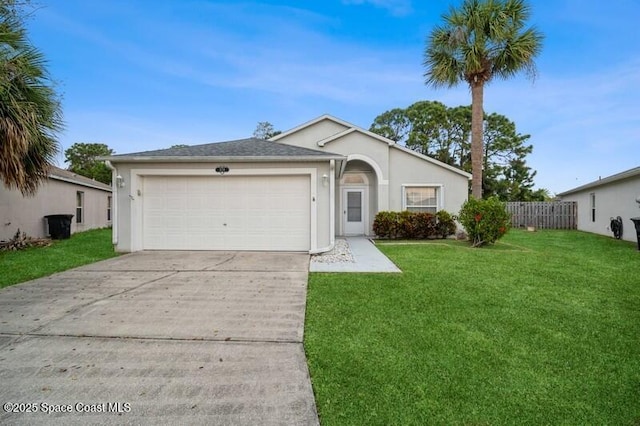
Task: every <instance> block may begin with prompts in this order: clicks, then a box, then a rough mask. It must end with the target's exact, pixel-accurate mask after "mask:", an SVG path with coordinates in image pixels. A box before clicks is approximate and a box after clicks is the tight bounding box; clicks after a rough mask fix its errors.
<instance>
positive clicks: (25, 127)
mask: <svg viewBox="0 0 640 426" xmlns="http://www.w3.org/2000/svg"><path fill="white" fill-rule="evenodd" d="M24 7H25V4H24V2H20V1H18V0H0V178H2V181H3V182H4V185H5V186H6V187H7V188H14V189H18V190H20V191H21V192H22V194H23V195H33V194H35V193H36V191H37V189H38V186H39V185H40V183H42V182H43V181H44V180H45V179H46V177H47V172H48V170H49V168H50V166H51V164H52V163H53V161H54V159H55V156H56V154H57V153H58V152H59V149H60V148H59V144H58V141H57V134H58V132H59V131H60V130H61V129H62V127H63V122H62V111H61V107H60V101H59V98H58V96H57V95H56V92H55V91H54V88H53V86H54V84H53V81H52V80H51V78H50V76H49V74H48V73H47V69H46V62H45V59H44V56H43V55H42V53H41V52H40V51H39V50H38V49H36V48H35V47H34V46H32V45H31V43H30V41H29V39H28V37H27V31H26V29H25V26H24V16H25V12H24Z"/></svg>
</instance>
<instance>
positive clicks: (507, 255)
mask: <svg viewBox="0 0 640 426" xmlns="http://www.w3.org/2000/svg"><path fill="white" fill-rule="evenodd" d="M380 248H381V250H382V251H383V252H384V253H385V254H387V255H388V256H389V257H390V258H391V259H392V260H393V261H394V262H395V263H396V264H397V265H398V266H399V267H400V268H401V269H402V270H403V271H404V273H403V274H320V273H315V274H311V275H310V279H309V293H308V302H307V313H306V315H307V318H306V326H305V349H306V352H307V357H308V361H309V368H310V372H311V377H312V382H313V387H314V392H315V395H316V401H317V405H318V411H319V414H320V420H321V422H322V424H323V425H345V424H353V425H364V424H366V425H371V424H378V425H410V424H415V425H422V424H443V425H444V424H447V425H448V424H466V425H500V424H505V425H507V424H554V425H555V424H576V425H578V424H579V425H583V424H611V425H614V424H615V425H638V424H640V252H638V251H637V250H636V247H635V245H634V244H631V243H628V242H624V241H616V240H613V239H612V238H607V237H602V236H597V235H592V234H587V233H583V232H578V231H541V232H536V233H527V232H525V231H520V230H513V231H511V232H510V233H509V234H508V235H507V236H506V237H505V238H504V239H503V240H501V242H499V243H498V244H496V245H495V246H493V247H489V248H487V249H484V248H483V249H471V248H468V247H467V246H466V245H464V244H461V243H459V242H455V241H444V242H441V241H434V242H429V243H426V244H419V245H416V244H413V245H408V244H405V245H393V244H380Z"/></svg>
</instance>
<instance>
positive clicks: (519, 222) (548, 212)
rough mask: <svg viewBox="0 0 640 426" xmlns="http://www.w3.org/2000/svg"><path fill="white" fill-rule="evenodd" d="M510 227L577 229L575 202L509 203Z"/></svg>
mask: <svg viewBox="0 0 640 426" xmlns="http://www.w3.org/2000/svg"><path fill="white" fill-rule="evenodd" d="M507 211H508V212H509V213H510V214H511V226H513V227H514V228H524V227H527V226H535V227H536V228H539V229H577V212H578V208H577V203H576V202H575V201H550V202H543V201H532V202H509V203H507Z"/></svg>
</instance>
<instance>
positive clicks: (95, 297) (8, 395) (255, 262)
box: [0, 252, 318, 425]
mask: <svg viewBox="0 0 640 426" xmlns="http://www.w3.org/2000/svg"><path fill="white" fill-rule="evenodd" d="M308 265H309V256H308V255H305V254H297V253H256V252H139V253H133V254H129V255H125V256H121V257H118V258H115V259H110V260H107V261H103V262H98V263H95V264H92V265H88V266H85V267H82V268H78V269H74V270H71V271H67V272H63V273H59V274H55V275H52V276H50V277H46V278H41V279H38V280H34V281H31V282H28V283H25V284H21V285H17V286H13V287H9V288H6V289H3V290H0V383H1V384H2V385H1V386H0V403H2V404H6V403H9V404H13V406H10V405H5V406H3V409H2V410H0V423H1V424H34V423H36V424H37V423H40V424H109V423H117V424H141V423H143V424H242V425H246V424H261V425H262V424H296V425H314V424H318V417H317V414H316V409H315V403H314V399H313V392H312V389H311V382H310V380H309V373H308V369H307V364H306V359H305V355H304V349H303V346H302V335H303V327H304V312H305V299H306V287H307V272H308ZM17 404H23V405H17ZM7 410H9V411H14V410H15V411H18V413H7V412H6V411H7ZM34 410H37V412H25V411H34ZM43 410H47V411H51V410H55V411H67V412H52V413H50V414H46V413H43ZM96 411H97V412H96Z"/></svg>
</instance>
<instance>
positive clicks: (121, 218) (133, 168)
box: [113, 160, 332, 252]
mask: <svg viewBox="0 0 640 426" xmlns="http://www.w3.org/2000/svg"><path fill="white" fill-rule="evenodd" d="M224 164H225V165H226V166H228V167H229V169H230V170H229V172H228V173H226V174H225V175H224V176H220V175H218V174H217V173H216V172H215V170H214V169H215V167H216V166H218V165H219V163H188V162H184V163H146V162H145V163H142V162H140V163H113V166H114V167H116V170H117V171H116V173H115V174H116V175H120V176H122V177H123V178H124V180H125V186H124V188H117V189H116V192H117V211H118V218H117V221H116V224H115V228H114V244H115V246H116V250H117V251H120V252H129V251H132V250H135V249H136V247H135V241H132V235H133V234H135V232H139V230H137V229H133V227H135V226H139V224H138V223H137V221H138V219H136V217H139V216H136V215H137V214H141V212H142V209H143V208H144V206H143V205H144V194H143V192H142V185H143V179H144V178H143V177H142V178H139V177H137V174H138V173H141V172H140V171H141V170H152V171H153V172H151V174H155V175H162V174H163V173H162V171H163V170H170V171H171V174H173V175H181V173H183V174H182V175H193V174H198V175H201V176H202V175H205V176H206V175H210V176H212V177H215V178H218V179H224V178H225V177H227V176H234V175H237V176H239V175H245V176H246V175H247V174H249V175H253V174H255V175H259V174H261V172H260V170H259V169H270V170H274V172H275V174H277V170H278V169H281V170H283V171H284V170H290V169H313V172H312V174H313V175H314V177H315V181H316V185H315V189H316V194H317V195H316V199H315V201H312V208H314V206H315V210H316V212H317V216H316V227H315V232H316V235H317V244H316V245H317V247H312V250H314V249H321V248H324V247H327V246H329V245H330V244H331V238H332V235H331V232H330V220H331V214H330V208H331V207H330V206H331V202H330V196H329V194H330V185H329V183H328V182H327V184H326V185H325V184H324V183H323V179H322V176H323V175H327V176H331V175H332V172H330V170H329V168H330V163H329V161H328V160H324V161H321V162H284V163H233V162H225V163H224ZM142 173H143V174H144V173H146V172H142ZM176 173H177V174H176ZM167 174H169V173H167ZM283 174H284V173H283ZM138 190H140V192H138ZM134 238H135V237H134Z"/></svg>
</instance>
